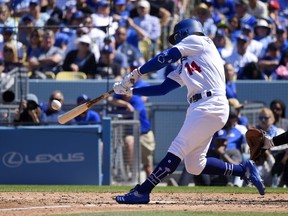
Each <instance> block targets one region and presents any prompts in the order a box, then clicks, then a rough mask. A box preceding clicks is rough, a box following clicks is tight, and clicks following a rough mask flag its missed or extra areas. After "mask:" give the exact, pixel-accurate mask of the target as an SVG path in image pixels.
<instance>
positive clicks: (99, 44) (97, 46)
mask: <svg viewBox="0 0 288 216" xmlns="http://www.w3.org/2000/svg"><path fill="white" fill-rule="evenodd" d="M83 26H84V28H87V30H88V33H86V34H88V35H89V36H90V38H91V41H92V48H91V51H92V52H93V53H94V55H95V58H96V61H97V62H98V60H99V58H100V50H101V49H102V48H103V47H104V38H105V37H106V34H105V32H104V31H102V30H100V29H98V28H95V27H94V26H93V21H92V17H91V15H86V16H85V17H84V21H83Z"/></svg>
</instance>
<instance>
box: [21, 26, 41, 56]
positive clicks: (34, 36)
mask: <svg viewBox="0 0 288 216" xmlns="http://www.w3.org/2000/svg"><path fill="white" fill-rule="evenodd" d="M43 37H44V31H43V30H42V29H40V28H35V29H33V30H32V32H31V34H30V35H29V46H27V48H26V59H25V61H28V59H29V58H30V55H31V53H32V52H37V51H36V50H40V49H41V46H42V42H43Z"/></svg>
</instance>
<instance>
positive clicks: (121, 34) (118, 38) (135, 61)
mask: <svg viewBox="0 0 288 216" xmlns="http://www.w3.org/2000/svg"><path fill="white" fill-rule="evenodd" d="M115 46H116V49H117V51H119V52H120V53H122V54H124V55H125V56H126V57H127V61H128V64H129V67H130V69H129V70H130V71H131V70H133V69H135V68H136V67H139V66H140V65H142V64H143V63H144V62H145V59H144V57H143V55H142V53H141V52H140V51H139V50H138V49H136V47H134V46H133V45H132V44H129V43H128V42H127V29H126V28H125V27H119V28H117V29H116V34H115Z"/></svg>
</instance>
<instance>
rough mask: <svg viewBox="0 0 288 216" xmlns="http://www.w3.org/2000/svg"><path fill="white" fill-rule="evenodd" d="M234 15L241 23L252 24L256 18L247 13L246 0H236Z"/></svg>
mask: <svg viewBox="0 0 288 216" xmlns="http://www.w3.org/2000/svg"><path fill="white" fill-rule="evenodd" d="M235 4H236V7H235V9H236V10H235V11H236V16H238V17H239V19H240V22H241V25H245V24H248V25H250V26H252V27H253V26H254V25H255V24H256V22H257V20H256V18H255V17H254V16H252V15H251V14H249V13H248V0H236V1H235Z"/></svg>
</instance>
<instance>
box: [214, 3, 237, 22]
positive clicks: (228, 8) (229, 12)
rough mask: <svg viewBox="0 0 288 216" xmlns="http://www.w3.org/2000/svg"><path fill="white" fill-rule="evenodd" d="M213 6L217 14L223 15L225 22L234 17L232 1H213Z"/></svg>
mask: <svg viewBox="0 0 288 216" xmlns="http://www.w3.org/2000/svg"><path fill="white" fill-rule="evenodd" d="M213 6H214V8H215V9H216V10H217V11H218V12H220V13H222V14H224V15H225V17H226V19H227V20H229V19H231V18H232V17H233V16H234V15H235V1H234V0H214V1H213Z"/></svg>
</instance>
